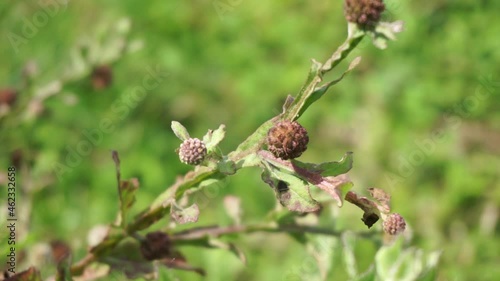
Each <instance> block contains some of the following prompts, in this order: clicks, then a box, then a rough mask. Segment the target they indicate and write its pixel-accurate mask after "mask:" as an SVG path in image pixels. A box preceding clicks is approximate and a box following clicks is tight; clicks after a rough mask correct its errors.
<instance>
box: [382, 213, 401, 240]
mask: <svg viewBox="0 0 500 281" xmlns="http://www.w3.org/2000/svg"><path fill="white" fill-rule="evenodd" d="M383 228H384V232H385V233H387V234H390V235H396V234H398V233H402V232H403V231H405V228H406V222H405V219H404V218H403V217H402V216H401V215H400V214H398V213H392V214H390V215H389V216H387V218H386V219H385V221H384V223H383Z"/></svg>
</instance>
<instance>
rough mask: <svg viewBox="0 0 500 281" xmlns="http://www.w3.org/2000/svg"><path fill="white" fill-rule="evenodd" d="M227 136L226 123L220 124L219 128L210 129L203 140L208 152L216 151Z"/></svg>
mask: <svg viewBox="0 0 500 281" xmlns="http://www.w3.org/2000/svg"><path fill="white" fill-rule="evenodd" d="M225 136H226V125H224V124H222V125H220V126H219V128H218V129H217V130H215V131H214V130H208V132H207V134H206V135H205V136H203V142H204V143H205V146H206V147H207V151H208V153H211V152H213V151H214V149H215V148H216V147H217V145H218V144H219V143H220V142H221V141H222V140H223V139H224V137H225Z"/></svg>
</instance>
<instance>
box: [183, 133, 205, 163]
mask: <svg viewBox="0 0 500 281" xmlns="http://www.w3.org/2000/svg"><path fill="white" fill-rule="evenodd" d="M206 155H207V148H206V146H205V144H204V143H203V141H201V140H199V139H197V138H190V139H187V140H185V141H184V142H183V143H182V144H181V147H180V149H179V158H180V159H181V162H182V163H185V164H189V165H198V164H200V163H201V162H202V161H203V159H205V156H206Z"/></svg>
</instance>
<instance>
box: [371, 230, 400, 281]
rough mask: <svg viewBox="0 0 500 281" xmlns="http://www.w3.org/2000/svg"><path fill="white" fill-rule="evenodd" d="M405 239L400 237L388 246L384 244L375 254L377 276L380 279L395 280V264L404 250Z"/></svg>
mask: <svg viewBox="0 0 500 281" xmlns="http://www.w3.org/2000/svg"><path fill="white" fill-rule="evenodd" d="M402 245H403V239H402V237H398V239H396V241H394V243H392V244H391V245H388V246H382V248H380V249H379V250H378V251H377V254H375V265H376V270H377V276H378V277H379V279H380V280H394V279H391V278H393V277H394V276H393V275H394V273H393V272H391V270H393V265H394V264H395V263H396V261H397V260H398V258H399V256H400V255H401V252H402Z"/></svg>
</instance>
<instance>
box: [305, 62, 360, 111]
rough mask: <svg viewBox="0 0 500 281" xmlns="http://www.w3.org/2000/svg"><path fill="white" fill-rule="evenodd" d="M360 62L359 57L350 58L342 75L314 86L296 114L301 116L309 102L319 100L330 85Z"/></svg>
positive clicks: (342, 77) (338, 80)
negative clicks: (350, 60)
mask: <svg viewBox="0 0 500 281" xmlns="http://www.w3.org/2000/svg"><path fill="white" fill-rule="evenodd" d="M360 62H361V57H356V58H355V59H354V60H352V62H351V63H350V64H349V67H348V68H347V70H346V71H344V73H342V75H340V77H339V78H337V79H335V80H332V81H330V82H328V83H325V84H323V85H322V86H320V87H316V88H314V90H313V91H312V92H311V94H310V95H309V97H308V98H307V99H306V101H305V102H304V104H303V106H302V108H301V109H300V111H299V114H298V116H301V115H302V114H303V113H304V112H305V111H306V110H307V108H308V107H309V106H310V105H311V104H313V103H314V102H316V101H317V100H319V99H320V98H321V97H322V96H323V95H324V94H325V93H326V92H327V91H328V89H329V88H330V87H331V86H333V85H335V84H337V83H338V82H340V81H342V79H344V77H345V76H346V75H347V74H348V73H349V72H351V71H352V70H353V69H354V68H355V67H356V66H358V64H359V63H360Z"/></svg>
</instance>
